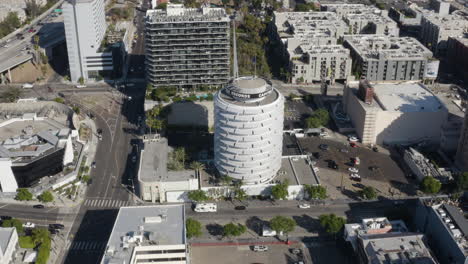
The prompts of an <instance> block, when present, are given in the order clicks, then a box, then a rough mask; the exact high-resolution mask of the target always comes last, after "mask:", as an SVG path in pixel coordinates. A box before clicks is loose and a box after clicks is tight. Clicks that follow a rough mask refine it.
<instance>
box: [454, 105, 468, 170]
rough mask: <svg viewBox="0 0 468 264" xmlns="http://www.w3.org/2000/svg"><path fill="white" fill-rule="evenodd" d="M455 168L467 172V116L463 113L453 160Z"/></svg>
mask: <svg viewBox="0 0 468 264" xmlns="http://www.w3.org/2000/svg"><path fill="white" fill-rule="evenodd" d="M455 161H456V164H457V166H458V167H459V168H460V169H461V170H462V171H467V170H468V114H467V112H465V121H464V122H463V127H462V132H461V135H460V139H459V141H458V148H457V154H456V158H455Z"/></svg>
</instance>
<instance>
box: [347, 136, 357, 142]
mask: <svg viewBox="0 0 468 264" xmlns="http://www.w3.org/2000/svg"><path fill="white" fill-rule="evenodd" d="M348 141H349V142H358V141H359V139H358V138H357V137H349V138H348Z"/></svg>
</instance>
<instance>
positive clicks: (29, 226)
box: [23, 222, 36, 228]
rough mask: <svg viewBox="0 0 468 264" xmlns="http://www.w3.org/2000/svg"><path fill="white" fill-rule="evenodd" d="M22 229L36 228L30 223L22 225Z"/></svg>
mask: <svg viewBox="0 0 468 264" xmlns="http://www.w3.org/2000/svg"><path fill="white" fill-rule="evenodd" d="M23 227H24V228H34V227H36V224H34V223H31V222H26V223H24V224H23Z"/></svg>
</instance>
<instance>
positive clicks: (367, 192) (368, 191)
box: [361, 186, 377, 200]
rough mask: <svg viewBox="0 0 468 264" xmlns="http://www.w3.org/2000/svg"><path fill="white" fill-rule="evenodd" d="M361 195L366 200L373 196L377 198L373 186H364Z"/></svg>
mask: <svg viewBox="0 0 468 264" xmlns="http://www.w3.org/2000/svg"><path fill="white" fill-rule="evenodd" d="M361 196H362V198H364V199H366V200H374V199H375V198H377V192H376V191H375V189H374V188H373V187H371V186H366V187H364V189H362V191H361Z"/></svg>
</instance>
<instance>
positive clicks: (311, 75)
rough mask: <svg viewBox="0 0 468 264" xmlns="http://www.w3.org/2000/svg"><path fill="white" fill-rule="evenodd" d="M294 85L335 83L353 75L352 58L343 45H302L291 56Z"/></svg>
mask: <svg viewBox="0 0 468 264" xmlns="http://www.w3.org/2000/svg"><path fill="white" fill-rule="evenodd" d="M291 56H292V57H291V68H292V77H291V78H292V79H291V82H292V83H312V82H319V81H321V80H326V81H330V83H334V82H335V80H346V79H347V78H348V76H349V75H350V74H351V65H352V62H351V56H350V52H349V50H348V49H346V48H344V47H343V46H341V45H323V46H315V45H301V46H299V47H298V48H296V50H295V51H294V53H292V54H291Z"/></svg>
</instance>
